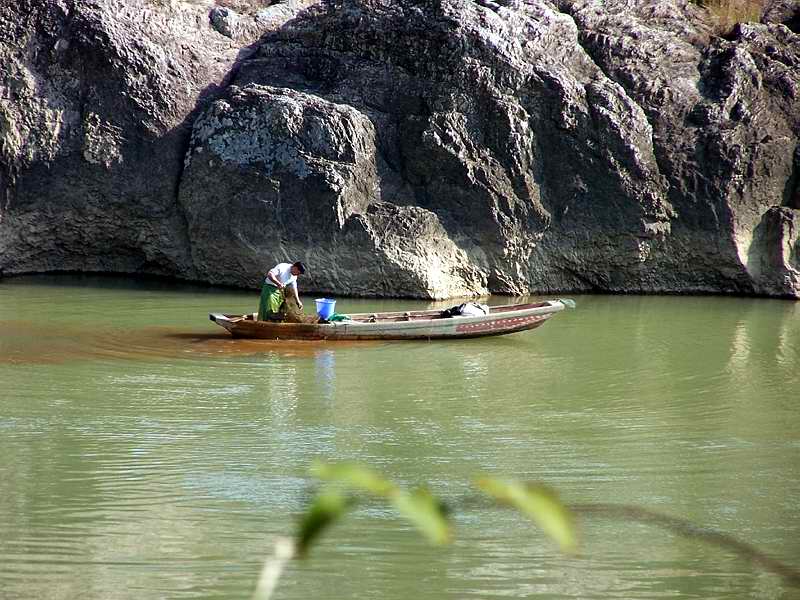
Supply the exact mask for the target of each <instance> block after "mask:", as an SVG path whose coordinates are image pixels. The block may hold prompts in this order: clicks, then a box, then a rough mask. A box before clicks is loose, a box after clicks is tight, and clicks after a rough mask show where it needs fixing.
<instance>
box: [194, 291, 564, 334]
mask: <svg viewBox="0 0 800 600" xmlns="http://www.w3.org/2000/svg"><path fill="white" fill-rule="evenodd" d="M566 306H574V303H573V302H572V301H571V300H547V301H544V302H535V303H529V304H506V305H502V306H492V307H490V310H489V314H487V315H481V316H477V317H467V316H456V317H443V316H442V314H441V313H442V311H440V310H421V311H408V312H384V313H356V314H349V315H346V316H347V317H349V320H344V321H336V322H330V323H328V322H324V323H276V322H273V321H258V320H256V315H255V314H245V315H228V314H220V313H211V314H210V315H208V317H209V319H211V320H212V321H214V322H215V323H216V324H217V325H220V326H221V327H224V328H225V329H227V330H228V331H229V332H230V333H231V335H233V337H236V338H251V339H269V340H434V339H454V338H473V337H483V336H490V335H505V334H508V333H516V332H518V331H526V330H528V329H535V328H537V327H539V326H540V325H542V324H543V323H544V322H545V321H547V319H549V318H550V317H552V316H553V315H554V314H556V313H557V312H560V311H562V310H564V308H565V307H566Z"/></svg>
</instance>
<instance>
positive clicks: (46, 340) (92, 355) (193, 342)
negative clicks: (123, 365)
mask: <svg viewBox="0 0 800 600" xmlns="http://www.w3.org/2000/svg"><path fill="white" fill-rule="evenodd" d="M0 327H1V328H2V331H3V335H2V338H0V364H13V365H19V364H63V363H68V362H71V361H80V360H90V359H103V358H106V359H108V358H112V359H124V360H151V359H153V358H178V357H184V358H199V357H212V356H257V355H259V354H279V355H281V356H287V357H305V358H313V357H314V356H315V355H316V354H317V353H318V352H319V351H320V350H321V349H324V348H330V347H332V345H333V344H334V343H333V342H324V341H306V340H297V341H294V340H283V341H279V340H242V339H234V338H232V337H231V336H230V335H228V334H227V333H210V332H201V331H198V332H192V331H186V330H182V329H178V328H175V327H145V328H141V329H119V328H108V327H105V328H97V327H95V328H93V329H87V328H86V327H85V326H80V327H79V326H71V325H65V324H46V325H43V324H39V323H33V322H25V321H14V322H0ZM375 344H376V342H357V341H354V342H335V345H336V347H337V348H341V347H343V346H352V345H358V346H361V347H363V346H365V345H375Z"/></svg>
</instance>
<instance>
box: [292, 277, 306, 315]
mask: <svg viewBox="0 0 800 600" xmlns="http://www.w3.org/2000/svg"><path fill="white" fill-rule="evenodd" d="M292 292H293V293H294V299H295V301H296V302H297V306H299V307H300V309H302V308H303V303H302V302H300V296H299V295H298V293H297V282H296V281H295V282H294V283H293V284H292Z"/></svg>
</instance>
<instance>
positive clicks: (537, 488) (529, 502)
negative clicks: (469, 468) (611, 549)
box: [476, 477, 577, 552]
mask: <svg viewBox="0 0 800 600" xmlns="http://www.w3.org/2000/svg"><path fill="white" fill-rule="evenodd" d="M476 485H477V487H478V488H479V489H480V490H481V491H483V492H484V493H485V494H488V495H489V496H491V497H493V498H494V499H495V500H497V501H498V502H501V503H503V504H508V505H510V506H513V507H514V508H516V509H517V510H519V511H520V512H521V513H523V514H524V515H526V516H527V517H529V518H531V519H532V520H533V522H534V523H536V524H537V525H538V526H539V527H541V528H542V530H543V531H544V532H545V534H547V535H548V536H550V537H551V538H552V539H553V540H555V542H556V543H557V544H558V545H559V547H560V548H561V550H562V551H563V552H574V551H575V549H576V547H577V534H576V532H575V523H574V519H573V517H572V513H571V512H570V510H569V509H568V508H567V507H566V506H565V505H564V504H563V503H562V502H561V500H560V499H559V498H558V495H557V494H556V493H555V491H553V490H551V489H550V488H548V487H546V486H543V485H533V484H528V483H521V482H518V481H501V480H498V479H493V478H490V477H484V478H482V479H479V480H478V481H477V482H476Z"/></svg>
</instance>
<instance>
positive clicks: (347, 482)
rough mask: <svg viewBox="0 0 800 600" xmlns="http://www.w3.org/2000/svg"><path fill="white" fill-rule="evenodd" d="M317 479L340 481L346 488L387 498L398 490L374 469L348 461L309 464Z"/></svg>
mask: <svg viewBox="0 0 800 600" xmlns="http://www.w3.org/2000/svg"><path fill="white" fill-rule="evenodd" d="M311 474H312V475H314V477H317V478H318V479H322V480H325V481H330V482H336V483H340V484H342V485H344V486H346V487H348V488H351V489H354V490H358V491H362V492H368V493H370V494H374V495H376V496H381V497H383V498H389V497H390V496H392V495H393V494H396V493H397V492H398V489H397V486H396V485H394V484H393V483H392V482H391V481H389V480H388V479H386V478H384V477H382V476H380V475H378V474H377V473H375V472H374V471H372V470H370V469H367V468H365V467H361V466H359V465H354V464H350V463H337V464H331V463H321V462H317V463H314V464H313V465H312V466H311Z"/></svg>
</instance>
